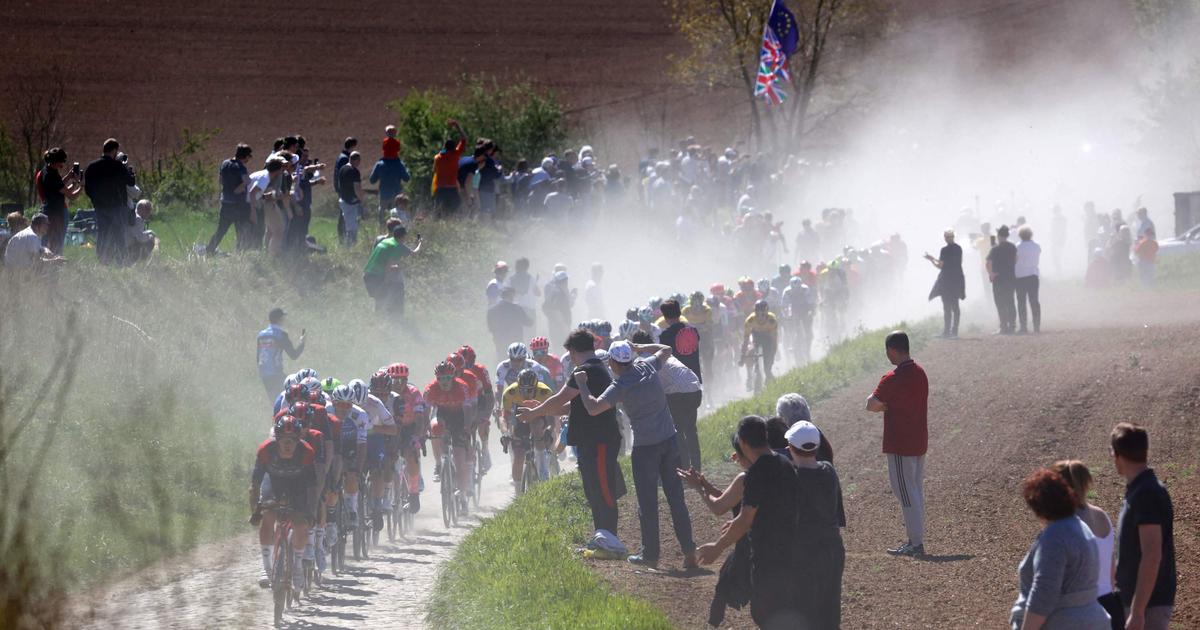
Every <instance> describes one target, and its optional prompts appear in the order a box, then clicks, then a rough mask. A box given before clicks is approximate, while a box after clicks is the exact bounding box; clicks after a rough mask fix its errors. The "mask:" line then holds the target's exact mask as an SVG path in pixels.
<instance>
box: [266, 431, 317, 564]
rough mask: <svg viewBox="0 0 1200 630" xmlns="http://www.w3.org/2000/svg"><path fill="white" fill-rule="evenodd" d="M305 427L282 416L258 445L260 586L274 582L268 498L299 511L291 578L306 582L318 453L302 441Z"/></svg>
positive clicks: (294, 522) (272, 521)
mask: <svg viewBox="0 0 1200 630" xmlns="http://www.w3.org/2000/svg"><path fill="white" fill-rule="evenodd" d="M303 431H304V429H303V427H302V426H301V424H300V421H298V420H297V419H296V418H294V417H292V416H290V415H284V416H282V417H281V418H280V419H279V420H278V421H277V422H276V423H275V429H274V431H273V434H274V437H272V438H271V439H269V440H267V441H265V442H263V443H262V444H261V445H259V447H258V451H257V452H256V454H255V457H254V471H253V472H252V473H251V474H250V512H251V518H250V522H251V523H255V524H257V525H258V543H259V545H261V546H262V562H263V572H262V576H261V577H260V578H259V580H258V584H259V586H262V587H264V588H267V587H269V586H270V585H271V575H272V572H271V552H272V545H273V538H274V534H275V512H274V510H261V509H259V505H260V504H261V503H263V502H267V501H278V502H280V503H285V504H287V506H288V507H289V508H291V509H292V510H295V511H296V516H295V517H293V519H292V528H293V536H292V549H294V550H295V551H296V566H295V567H294V568H293V571H292V579H293V581H294V582H295V583H296V585H297V586H302V585H303V581H304V567H303V564H302V559H303V557H304V548H305V547H306V546H307V545H308V526H309V523H311V522H312V521H313V518H312V509H313V507H314V504H315V501H314V500H313V499H314V496H315V492H316V484H317V472H316V466H315V463H316V458H317V455H316V452H315V451H313V449H312V447H311V446H309V445H308V444H307V443H305V442H304V441H303V440H301V435H302V433H303Z"/></svg>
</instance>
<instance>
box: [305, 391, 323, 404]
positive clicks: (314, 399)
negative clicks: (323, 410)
mask: <svg viewBox="0 0 1200 630" xmlns="http://www.w3.org/2000/svg"><path fill="white" fill-rule="evenodd" d="M308 402H309V403H311V404H314V405H322V406H324V405H325V402H326V400H325V392H324V391H323V390H321V388H319V387H318V388H317V389H310V390H308Z"/></svg>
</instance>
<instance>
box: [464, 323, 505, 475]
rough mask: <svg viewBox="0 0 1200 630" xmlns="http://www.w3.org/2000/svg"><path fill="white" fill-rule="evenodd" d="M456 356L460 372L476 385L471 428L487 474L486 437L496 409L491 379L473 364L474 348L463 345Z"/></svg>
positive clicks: (489, 458)
mask: <svg viewBox="0 0 1200 630" xmlns="http://www.w3.org/2000/svg"><path fill="white" fill-rule="evenodd" d="M457 355H458V357H459V358H460V359H461V360H462V362H463V367H462V372H463V373H464V374H469V375H471V376H472V377H474V378H475V382H476V384H477V387H476V390H475V392H476V397H475V422H474V423H473V426H474V430H475V431H476V432H478V434H479V443H480V444H481V445H483V471H484V472H487V471H488V469H490V468H491V467H492V455H491V453H490V452H489V450H488V435H489V433H490V431H491V428H492V410H493V409H494V408H495V407H496V395H495V393H494V392H493V390H492V379H491V376H490V375H489V374H488V371H487V368H486V367H484V366H482V365H480V364H478V363H476V362H475V349H474V348H472V347H471V346H468V345H463V346H462V347H460V348H459V349H458V352H457ZM454 365H455V367H457V366H458V362H455V364H454ZM464 380H466V379H464Z"/></svg>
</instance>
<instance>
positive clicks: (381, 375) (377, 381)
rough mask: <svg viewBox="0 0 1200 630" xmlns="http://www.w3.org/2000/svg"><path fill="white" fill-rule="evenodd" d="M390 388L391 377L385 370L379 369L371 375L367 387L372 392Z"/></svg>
mask: <svg viewBox="0 0 1200 630" xmlns="http://www.w3.org/2000/svg"><path fill="white" fill-rule="evenodd" d="M391 388H392V377H391V376H390V375H389V374H388V373H387V371H386V370H379V371H378V372H376V373H374V374H372V375H371V385H370V386H369V387H368V388H367V389H369V390H371V391H373V392H385V391H387V390H389V389H391Z"/></svg>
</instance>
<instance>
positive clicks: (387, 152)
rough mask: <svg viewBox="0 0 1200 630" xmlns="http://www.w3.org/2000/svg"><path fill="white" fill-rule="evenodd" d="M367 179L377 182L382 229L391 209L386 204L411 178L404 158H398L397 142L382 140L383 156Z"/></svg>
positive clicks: (373, 182)
mask: <svg viewBox="0 0 1200 630" xmlns="http://www.w3.org/2000/svg"><path fill="white" fill-rule="evenodd" d="M390 129H392V128H391V127H389V130H390ZM389 138H390V136H389ZM367 179H368V181H370V182H371V183H372V184H379V227H380V229H382V228H383V226H384V223H386V222H387V218H388V211H389V210H390V209H391V208H390V206H389V205H388V204H390V203H392V201H393V200H395V199H396V195H398V194H400V193H401V192H402V191H403V190H404V182H407V181H408V180H410V179H412V177H411V176H410V175H409V174H408V167H407V166H405V165H404V160H401V159H400V143H399V142H394V143H388V142H386V141H385V142H384V146H383V157H382V158H380V159H379V161H378V162H376V163H375V166H374V167H373V168H372V169H371V174H370V175H369V176H368V177H367Z"/></svg>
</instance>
